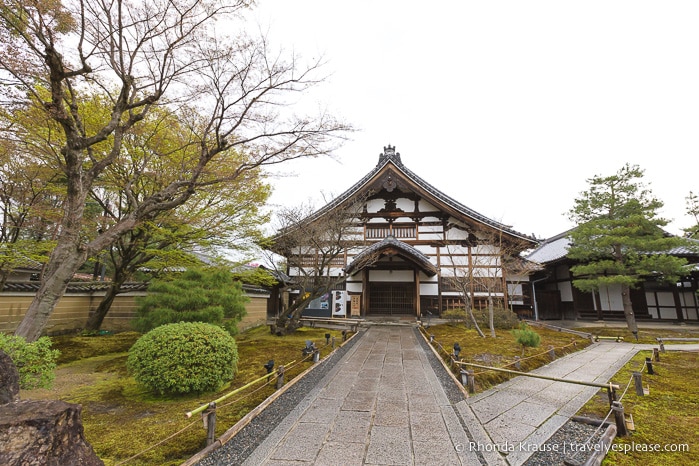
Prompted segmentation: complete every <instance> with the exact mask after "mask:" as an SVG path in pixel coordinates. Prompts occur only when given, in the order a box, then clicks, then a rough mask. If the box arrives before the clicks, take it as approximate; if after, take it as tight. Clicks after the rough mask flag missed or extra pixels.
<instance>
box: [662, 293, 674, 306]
mask: <svg viewBox="0 0 699 466" xmlns="http://www.w3.org/2000/svg"><path fill="white" fill-rule="evenodd" d="M658 304H659V305H660V306H674V305H675V298H673V296H672V293H671V292H669V291H661V292H658Z"/></svg>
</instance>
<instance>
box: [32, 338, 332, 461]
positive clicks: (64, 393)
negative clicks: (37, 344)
mask: <svg viewBox="0 0 699 466" xmlns="http://www.w3.org/2000/svg"><path fill="white" fill-rule="evenodd" d="M326 333H330V334H331V335H332V336H334V337H335V338H336V341H337V342H338V344H339V343H340V342H341V341H342V337H341V333H340V331H338V330H325V329H319V328H302V329H300V330H299V331H298V332H297V333H295V334H294V335H291V336H286V337H277V336H274V335H271V334H270V332H269V329H268V328H267V327H257V328H254V329H251V330H249V331H246V332H243V333H240V334H239V335H236V337H235V339H236V343H237V346H238V354H239V363H238V374H237V375H236V377H235V378H234V379H233V381H232V382H231V383H230V384H229V385H227V386H225V387H223V388H222V389H221V390H219V391H218V392H211V393H201V394H190V395H184V396H178V397H172V396H158V395H152V394H150V393H149V392H148V391H147V390H146V389H144V388H143V387H141V386H139V385H138V384H137V383H136V382H135V380H134V379H133V377H131V376H130V375H129V374H128V373H127V370H126V359H127V356H128V349H129V348H130V347H131V345H132V344H133V343H134V342H135V341H136V339H138V337H139V336H140V334H138V333H123V334H115V335H105V336H95V337H88V336H61V337H56V338H55V339H54V347H55V348H57V349H59V350H60V351H61V360H59V367H58V369H57V371H56V379H55V381H54V385H53V387H52V388H50V389H37V390H29V391H23V392H22V393H21V397H22V399H61V400H64V401H68V402H71V403H79V404H81V405H82V406H83V411H82V414H83V415H82V418H83V424H84V428H85V436H86V437H87V440H88V441H89V442H90V443H91V444H92V446H93V448H94V449H95V451H96V452H97V454H98V455H99V456H100V458H101V459H102V460H103V461H104V462H105V464H106V465H108V466H110V465H117V464H125V465H153V464H157V465H179V464H181V463H182V462H183V461H184V460H186V459H187V458H189V457H190V456H192V455H193V454H194V453H196V452H197V451H199V450H201V449H202V448H203V447H204V446H205V444H206V442H205V438H206V431H205V430H204V428H203V424H202V420H201V418H200V417H199V416H195V417H193V418H191V419H187V418H186V417H185V413H186V412H188V411H191V410H193V409H195V408H197V407H199V406H200V405H202V404H205V403H208V402H209V401H212V400H214V399H216V398H218V397H220V396H222V395H224V394H226V393H228V392H230V391H231V390H234V389H235V388H238V387H241V386H243V385H245V384H246V383H248V382H250V381H252V380H254V379H257V378H259V377H261V376H262V375H264V374H266V372H267V371H266V370H265V368H264V367H263V366H264V364H265V363H266V362H267V361H268V360H270V359H273V360H274V361H275V368H276V367H278V365H279V364H287V363H290V362H292V361H297V364H295V365H294V366H293V367H290V368H289V369H288V370H287V372H286V375H285V381H287V382H288V381H290V380H291V379H293V377H295V376H297V375H298V374H300V373H301V372H302V371H304V370H306V369H307V368H308V367H310V366H311V365H312V362H310V360H306V361H302V360H303V358H304V356H303V355H302V353H301V349H302V348H303V347H304V344H305V341H306V340H311V341H313V342H314V343H315V344H316V346H317V347H318V348H320V350H321V357H325V356H327V355H328V354H329V353H330V352H331V348H330V346H326V345H325V334H326ZM275 380H276V379H275V378H274V377H273V379H272V381H271V382H272V384H269V385H267V384H260V385H255V386H253V387H252V388H251V389H249V390H246V391H244V392H243V393H242V394H241V395H240V396H238V395H234V396H233V397H231V398H229V399H227V400H225V401H224V402H223V403H221V404H220V405H219V407H218V409H217V423H216V425H217V431H216V435H217V436H219V435H221V434H223V432H225V431H226V430H227V429H228V428H230V427H231V426H232V425H234V424H235V423H236V422H237V421H238V420H240V419H241V418H242V417H243V416H244V415H245V414H247V413H248V412H249V411H251V410H252V409H253V408H254V407H256V406H257V405H259V404H260V403H261V402H262V401H264V399H265V398H267V397H268V396H270V395H271V394H273V393H274V391H275V387H274V385H273V383H274V381H275ZM180 431H182V432H181V433H179V434H178V435H176V436H174V437H173V438H172V439H169V440H165V439H167V438H168V437H169V436H171V435H173V434H175V433H177V432H180ZM164 440H165V441H164ZM160 442H162V444H161V445H159V446H157V447H155V448H152V449H151V450H149V451H147V452H145V453H143V454H142V455H141V456H138V457H136V458H133V459H130V458H131V457H132V456H134V455H136V454H138V453H140V452H142V451H143V450H145V449H147V448H149V447H151V446H153V445H156V444H158V443H160Z"/></svg>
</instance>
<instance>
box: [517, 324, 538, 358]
mask: <svg viewBox="0 0 699 466" xmlns="http://www.w3.org/2000/svg"><path fill="white" fill-rule="evenodd" d="M512 334H513V335H514V336H515V340H516V341H517V343H518V344H520V345H522V351H524V349H525V348H527V347H529V348H536V347H537V346H539V343H541V336H540V335H539V334H538V333H536V332H535V331H534V330H532V329H531V328H530V327H529V326H528V325H527V324H525V323H524V322H522V323H521V324H520V326H519V328H518V329H515V330H512Z"/></svg>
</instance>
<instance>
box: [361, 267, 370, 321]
mask: <svg viewBox="0 0 699 466" xmlns="http://www.w3.org/2000/svg"><path fill="white" fill-rule="evenodd" d="M368 310H369V271H368V270H367V269H363V270H362V308H361V310H360V311H359V314H360V315H361V316H362V317H366V314H367V311H368Z"/></svg>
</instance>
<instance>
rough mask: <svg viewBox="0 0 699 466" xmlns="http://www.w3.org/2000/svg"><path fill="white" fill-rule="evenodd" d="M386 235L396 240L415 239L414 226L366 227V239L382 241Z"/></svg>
mask: <svg viewBox="0 0 699 466" xmlns="http://www.w3.org/2000/svg"><path fill="white" fill-rule="evenodd" d="M388 235H393V236H395V237H396V238H416V237H417V236H416V229H415V225H381V226H367V228H366V238H367V239H384V238H385V237H387V236H388Z"/></svg>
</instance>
